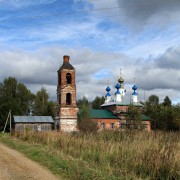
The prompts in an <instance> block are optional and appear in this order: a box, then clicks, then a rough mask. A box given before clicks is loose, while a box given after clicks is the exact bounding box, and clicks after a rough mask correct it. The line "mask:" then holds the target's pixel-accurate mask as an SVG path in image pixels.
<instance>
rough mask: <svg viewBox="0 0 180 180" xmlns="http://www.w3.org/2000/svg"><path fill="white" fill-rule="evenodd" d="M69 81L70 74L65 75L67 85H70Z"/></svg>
mask: <svg viewBox="0 0 180 180" xmlns="http://www.w3.org/2000/svg"><path fill="white" fill-rule="evenodd" d="M71 81H72V78H71V74H70V73H67V74H66V82H67V84H71Z"/></svg>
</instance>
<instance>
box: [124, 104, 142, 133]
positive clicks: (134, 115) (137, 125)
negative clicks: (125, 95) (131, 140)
mask: <svg viewBox="0 0 180 180" xmlns="http://www.w3.org/2000/svg"><path fill="white" fill-rule="evenodd" d="M126 124H127V128H129V129H142V128H143V123H142V113H141V110H140V109H139V107H136V106H133V105H130V106H129V108H128V110H127V113H126Z"/></svg>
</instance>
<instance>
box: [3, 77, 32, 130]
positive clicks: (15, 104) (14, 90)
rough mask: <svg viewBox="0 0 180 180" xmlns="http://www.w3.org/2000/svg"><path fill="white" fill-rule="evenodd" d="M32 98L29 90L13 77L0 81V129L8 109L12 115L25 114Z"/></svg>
mask: <svg viewBox="0 0 180 180" xmlns="http://www.w3.org/2000/svg"><path fill="white" fill-rule="evenodd" d="M32 100H33V95H32V93H31V92H30V90H28V89H27V88H26V86H25V85H24V84H23V83H19V82H17V80H16V79H15V78H13V77H9V78H7V79H5V80H4V82H3V83H0V130H2V128H3V126H4V123H5V121H6V118H7V114H8V112H9V110H10V109H11V112H12V114H13V115H26V114H28V110H29V106H30V103H31V101H32Z"/></svg>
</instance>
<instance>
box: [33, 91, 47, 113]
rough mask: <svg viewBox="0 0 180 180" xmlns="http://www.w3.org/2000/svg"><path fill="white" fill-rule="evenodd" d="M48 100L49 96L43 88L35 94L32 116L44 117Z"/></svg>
mask: <svg viewBox="0 0 180 180" xmlns="http://www.w3.org/2000/svg"><path fill="white" fill-rule="evenodd" d="M48 99H49V95H48V94H47V92H46V89H45V88H44V87H42V88H41V90H40V91H38V92H37V94H36V97H35V102H34V114H35V115H38V116H45V115H47V113H48Z"/></svg>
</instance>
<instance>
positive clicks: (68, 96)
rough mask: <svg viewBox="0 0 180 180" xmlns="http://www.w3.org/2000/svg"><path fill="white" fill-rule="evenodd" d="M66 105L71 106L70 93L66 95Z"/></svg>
mask: <svg viewBox="0 0 180 180" xmlns="http://www.w3.org/2000/svg"><path fill="white" fill-rule="evenodd" d="M66 105H71V94H70V93H67V94H66Z"/></svg>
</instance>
